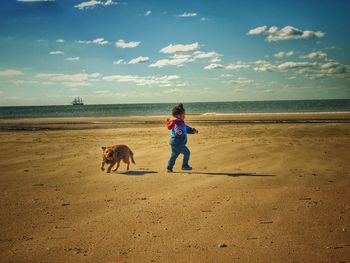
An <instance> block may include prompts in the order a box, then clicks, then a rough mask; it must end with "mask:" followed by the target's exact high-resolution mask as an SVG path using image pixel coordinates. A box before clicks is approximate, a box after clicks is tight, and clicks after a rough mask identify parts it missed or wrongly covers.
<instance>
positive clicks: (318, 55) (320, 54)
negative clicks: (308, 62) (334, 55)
mask: <svg viewBox="0 0 350 263" xmlns="http://www.w3.org/2000/svg"><path fill="white" fill-rule="evenodd" d="M305 58H310V59H323V58H327V53H325V52H323V51H317V52H312V53H310V54H308V55H306V56H305Z"/></svg>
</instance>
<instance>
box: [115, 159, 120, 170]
mask: <svg viewBox="0 0 350 263" xmlns="http://www.w3.org/2000/svg"><path fill="white" fill-rule="evenodd" d="M119 165H120V160H119V161H118V164H117V167H115V168H114V169H113V172H115V171H117V170H118V168H119Z"/></svg>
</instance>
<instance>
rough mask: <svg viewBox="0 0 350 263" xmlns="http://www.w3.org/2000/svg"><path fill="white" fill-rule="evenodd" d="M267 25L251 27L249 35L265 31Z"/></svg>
mask: <svg viewBox="0 0 350 263" xmlns="http://www.w3.org/2000/svg"><path fill="white" fill-rule="evenodd" d="M266 28H267V26H260V27H257V28H254V29H250V30H249V31H248V33H247V35H260V34H263V33H265V31H266Z"/></svg>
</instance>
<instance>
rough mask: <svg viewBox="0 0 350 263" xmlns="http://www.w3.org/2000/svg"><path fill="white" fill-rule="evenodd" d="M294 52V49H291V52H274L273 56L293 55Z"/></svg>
mask: <svg viewBox="0 0 350 263" xmlns="http://www.w3.org/2000/svg"><path fill="white" fill-rule="evenodd" d="M293 54H294V51H289V52H284V51H281V52H278V53H276V54H274V55H273V56H274V57H276V58H284V57H290V56H293Z"/></svg>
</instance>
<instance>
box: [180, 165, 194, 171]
mask: <svg viewBox="0 0 350 263" xmlns="http://www.w3.org/2000/svg"><path fill="white" fill-rule="evenodd" d="M182 170H185V171H190V170H192V167H191V166H189V165H185V166H182Z"/></svg>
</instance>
